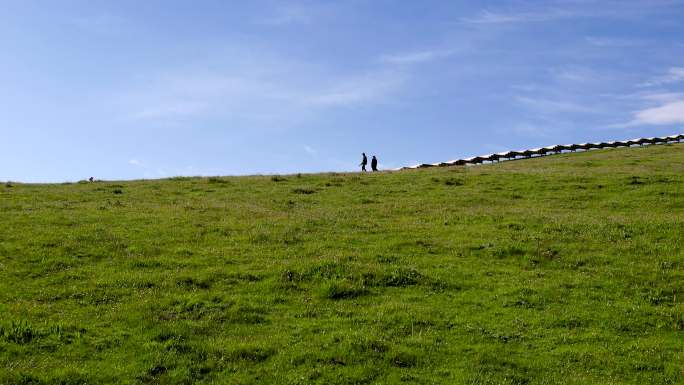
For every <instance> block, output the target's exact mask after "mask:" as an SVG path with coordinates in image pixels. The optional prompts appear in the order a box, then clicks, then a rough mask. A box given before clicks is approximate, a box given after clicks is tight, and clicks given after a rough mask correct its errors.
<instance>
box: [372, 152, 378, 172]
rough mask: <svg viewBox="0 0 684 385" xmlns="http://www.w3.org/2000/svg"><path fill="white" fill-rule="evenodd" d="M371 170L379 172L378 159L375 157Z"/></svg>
mask: <svg viewBox="0 0 684 385" xmlns="http://www.w3.org/2000/svg"><path fill="white" fill-rule="evenodd" d="M371 170H373V171H378V158H376V157H375V155H373V159H371Z"/></svg>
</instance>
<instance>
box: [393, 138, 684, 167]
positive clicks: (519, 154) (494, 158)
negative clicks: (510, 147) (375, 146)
mask: <svg viewBox="0 0 684 385" xmlns="http://www.w3.org/2000/svg"><path fill="white" fill-rule="evenodd" d="M682 139H684V134H679V135H670V136H662V137H655V138H639V139H631V140H625V141H616V142H600V143H580V144H557V145H555V146H548V147H541V148H533V149H530V150H522V151H506V152H500V153H497V154H488V155H480V156H474V157H472V158H466V159H456V160H450V161H448V162H441V163H423V164H418V165H415V166H409V167H404V168H403V169H414V168H425V167H446V166H464V165H472V164H481V163H485V162H498V161H501V160H513V159H525V158H531V157H533V156H543V155H552V154H560V153H561V152H563V151H572V152H574V151H577V150H585V151H586V150H594V149H601V148H615V147H631V146H637V145H638V146H645V145H650V144H661V143H676V142H680V141H681V140H682Z"/></svg>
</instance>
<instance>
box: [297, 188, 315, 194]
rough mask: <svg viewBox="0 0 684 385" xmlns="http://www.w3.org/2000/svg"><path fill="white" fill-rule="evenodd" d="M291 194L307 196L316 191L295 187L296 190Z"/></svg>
mask: <svg viewBox="0 0 684 385" xmlns="http://www.w3.org/2000/svg"><path fill="white" fill-rule="evenodd" d="M292 192H293V193H295V194H304V195H309V194H313V193H315V192H316V190H315V189H313V188H309V187H297V188H295V189H293V190H292Z"/></svg>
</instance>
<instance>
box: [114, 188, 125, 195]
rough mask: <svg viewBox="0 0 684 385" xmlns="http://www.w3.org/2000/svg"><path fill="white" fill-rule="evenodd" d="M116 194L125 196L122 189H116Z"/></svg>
mask: <svg viewBox="0 0 684 385" xmlns="http://www.w3.org/2000/svg"><path fill="white" fill-rule="evenodd" d="M112 192H113V193H114V194H123V190H122V189H120V188H115V189H114V191H112Z"/></svg>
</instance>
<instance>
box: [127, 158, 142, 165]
mask: <svg viewBox="0 0 684 385" xmlns="http://www.w3.org/2000/svg"><path fill="white" fill-rule="evenodd" d="M128 164H131V165H134V166H138V165H140V161H139V160H137V159H131V160H129V161H128Z"/></svg>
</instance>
